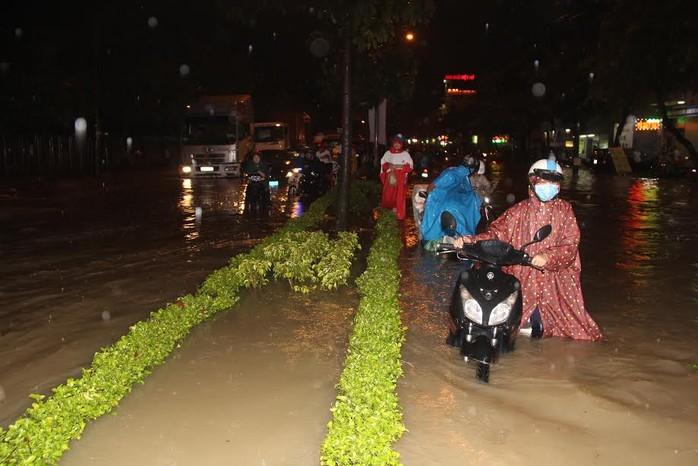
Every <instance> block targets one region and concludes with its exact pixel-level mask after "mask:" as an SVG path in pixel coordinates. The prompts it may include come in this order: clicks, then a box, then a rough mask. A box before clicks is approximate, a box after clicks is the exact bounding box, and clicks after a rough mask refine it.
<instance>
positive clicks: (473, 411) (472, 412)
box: [468, 406, 477, 416]
mask: <svg viewBox="0 0 698 466" xmlns="http://www.w3.org/2000/svg"><path fill="white" fill-rule="evenodd" d="M468 416H477V408H476V407H475V406H470V407H469V408H468Z"/></svg>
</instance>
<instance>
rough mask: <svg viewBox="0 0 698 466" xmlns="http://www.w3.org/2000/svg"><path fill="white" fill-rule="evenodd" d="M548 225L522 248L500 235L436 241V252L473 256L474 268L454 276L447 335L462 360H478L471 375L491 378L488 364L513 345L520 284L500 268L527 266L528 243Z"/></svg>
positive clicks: (519, 308) (541, 237)
mask: <svg viewBox="0 0 698 466" xmlns="http://www.w3.org/2000/svg"><path fill="white" fill-rule="evenodd" d="M551 231H552V226H550V225H545V226H543V227H542V228H541V229H540V230H538V231H537V232H536V234H535V236H534V238H533V240H532V241H530V242H528V243H526V244H525V245H524V246H522V247H521V249H515V248H514V247H513V246H512V245H511V244H509V243H505V242H504V241H499V240H484V241H478V242H476V243H472V244H465V245H463V248H462V249H455V248H454V246H453V245H452V244H439V246H438V248H437V253H439V254H445V253H454V252H455V253H456V254H457V255H458V258H459V259H463V260H470V261H473V265H472V268H470V269H469V270H465V271H463V272H461V274H460V276H459V277H458V280H457V281H456V286H455V289H454V290H453V297H452V299H451V307H450V312H449V317H450V322H449V335H448V338H447V340H446V342H447V343H448V344H449V345H451V346H454V347H457V348H460V354H461V355H462V356H463V359H464V360H465V361H466V362H468V361H473V362H475V363H477V368H476V371H475V377H476V378H477V379H478V380H481V381H483V382H489V377H490V366H491V365H492V364H495V363H496V362H497V360H498V359H499V353H500V351H501V352H503V353H506V352H508V351H511V350H513V349H514V343H515V341H516V337H517V335H518V333H519V327H520V325H521V316H522V301H521V284H520V283H519V280H518V279H517V278H516V277H514V276H513V275H510V274H508V273H504V272H503V271H502V266H504V265H528V266H530V267H535V268H536V269H538V270H541V271H542V269H540V268H539V267H536V266H534V265H532V264H531V257H530V256H529V255H528V254H527V253H526V252H525V249H526V247H527V246H528V245H530V244H533V243H538V242H540V241H543V240H544V239H545V238H547V237H548V235H550V232H551Z"/></svg>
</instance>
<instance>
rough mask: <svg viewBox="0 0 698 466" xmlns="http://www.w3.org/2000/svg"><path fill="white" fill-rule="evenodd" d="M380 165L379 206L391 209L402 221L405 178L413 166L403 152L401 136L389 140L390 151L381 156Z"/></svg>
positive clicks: (404, 151)
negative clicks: (380, 187) (381, 184)
mask: <svg viewBox="0 0 698 466" xmlns="http://www.w3.org/2000/svg"><path fill="white" fill-rule="evenodd" d="M380 165H381V174H380V178H381V182H382V183H383V197H382V198H381V206H382V207H383V208H384V209H393V211H395V214H396V215H397V218H398V220H404V218H405V208H406V204H407V195H406V193H407V176H408V175H409V173H410V172H411V171H412V168H413V166H414V165H413V163H412V157H411V156H410V154H409V152H407V151H406V150H405V138H404V137H403V136H402V134H397V135H395V136H393V138H392V139H391V140H390V149H389V150H387V151H386V152H385V154H383V157H382V158H381V163H380Z"/></svg>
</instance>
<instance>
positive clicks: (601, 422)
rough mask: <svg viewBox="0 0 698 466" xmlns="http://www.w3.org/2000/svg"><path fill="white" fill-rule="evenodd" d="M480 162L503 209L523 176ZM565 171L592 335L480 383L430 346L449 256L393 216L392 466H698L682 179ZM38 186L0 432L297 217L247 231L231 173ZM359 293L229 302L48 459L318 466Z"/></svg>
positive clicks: (8, 297)
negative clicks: (600, 334)
mask: <svg viewBox="0 0 698 466" xmlns="http://www.w3.org/2000/svg"><path fill="white" fill-rule="evenodd" d="M491 169H492V173H491V175H492V178H493V179H495V180H497V181H499V184H498V190H497V192H496V195H495V200H494V204H495V207H498V209H499V211H500V212H501V210H502V209H503V208H505V207H506V206H507V205H508V202H507V199H506V198H507V195H508V194H513V195H514V197H515V198H516V199H517V200H518V199H521V198H522V196H524V195H525V184H524V183H525V179H524V176H522V175H521V174H523V173H525V169H524V168H522V167H506V168H503V167H501V166H493V167H491ZM566 175H567V178H566V180H565V182H564V185H563V196H564V197H566V198H567V199H570V200H571V201H572V202H573V204H574V206H575V211H576V213H577V218H578V221H579V223H580V227H581V229H582V246H581V256H582V265H583V272H582V282H583V290H584V294H585V299H586V302H587V307H588V308H589V310H590V312H591V313H592V315H593V316H594V318H595V320H596V321H597V323H599V325H600V326H601V328H602V330H603V331H604V334H605V341H603V342H600V343H586V342H575V341H569V340H560V339H548V340H543V341H531V340H527V339H524V338H521V339H520V340H519V341H518V342H517V349H516V350H515V351H514V352H512V353H510V354H506V355H503V356H502V358H501V359H500V362H499V364H498V365H496V366H495V367H493V368H492V371H491V374H490V383H489V384H483V383H480V382H478V381H476V380H475V378H474V367H472V366H468V365H466V364H465V363H464V362H463V360H462V358H461V357H459V355H458V351H457V349H453V348H450V347H448V346H447V345H445V343H444V340H445V336H446V332H447V330H446V329H447V326H446V322H447V320H446V309H447V304H448V300H449V297H450V292H451V287H452V286H453V283H454V280H455V276H456V275H457V274H458V272H459V268H460V265H459V264H458V262H457V261H455V260H449V259H442V258H436V257H434V256H432V255H430V254H427V253H423V252H422V251H421V250H420V249H419V248H418V247H417V245H416V239H415V238H416V237H415V235H414V228H413V225H412V224H411V222H410V221H409V220H406V221H405V222H404V230H405V236H404V238H405V243H406V248H405V249H404V250H403V253H402V255H401V258H400V261H401V266H402V269H403V283H402V297H401V301H402V306H403V309H404V322H405V324H406V325H407V327H408V334H407V341H406V342H405V344H404V346H403V353H402V357H403V363H404V364H403V367H404V370H405V376H404V377H403V378H402V379H400V381H399V384H398V391H399V395H400V401H401V404H402V407H403V413H404V423H405V425H406V427H407V429H408V431H409V432H407V433H405V434H404V436H403V437H402V439H401V440H400V441H398V443H397V444H396V448H397V451H398V452H399V453H400V454H401V459H402V462H403V463H404V464H406V465H429V464H433V465H447V464H454V465H455V464H474V465H531V464H536V465H560V464H568V465H589V464H594V465H596V464H599V465H611V464H613V465H616V464H641V465H660V464H661V465H689V464H698V371H697V370H696V369H695V368H694V367H693V365H695V364H698V349H697V346H696V345H695V343H694V342H695V341H696V340H697V337H698V322H697V321H696V319H697V318H698V306H696V298H698V293H697V292H696V291H695V290H694V287H696V286H697V283H696V282H697V280H696V273H697V272H698V268H696V267H695V266H694V265H693V264H696V263H698V252H697V251H696V248H695V246H694V243H695V241H696V240H697V239H698V238H697V237H698V232H696V230H695V227H694V224H695V220H696V218H697V214H698V196H696V186H695V185H689V184H682V183H681V182H679V181H677V180H648V179H640V178H633V177H615V176H611V175H596V174H594V173H592V172H588V171H586V170H581V171H580V172H579V173H578V174H577V175H573V174H572V173H571V172H569V173H566ZM49 188H50V189H49ZM44 189H45V190H46V193H44V194H41V193H38V194H33V196H34V197H31V196H30V197H28V198H23V197H22V192H21V191H20V193H19V194H20V196H19V197H18V199H17V200H5V199H0V203H2V204H1V205H0V206H1V207H2V210H0V220H2V222H3V224H4V225H3V233H2V235H3V236H2V243H1V244H2V247H3V260H2V263H1V264H2V265H1V266H0V276H2V282H1V284H0V290H1V291H2V295H1V296H2V297H3V303H4V306H3V308H2V309H1V310H0V354H2V355H3V357H2V358H1V359H0V389H1V390H0V421H1V422H2V423H1V424H0V425H2V426H6V425H8V424H10V423H11V422H12V421H13V420H14V419H15V418H16V417H17V416H18V415H20V414H21V412H23V410H24V409H25V408H26V407H27V406H28V405H29V401H30V400H28V399H27V398H26V396H27V395H28V394H29V393H31V392H42V393H46V392H48V391H49V389H50V387H52V386H55V385H57V384H60V383H61V382H63V381H64V380H65V379H66V378H67V377H69V376H75V375H77V374H79V368H80V367H81V366H83V365H85V364H87V363H89V361H90V360H91V357H92V354H93V353H94V351H96V350H98V349H99V348H100V347H102V346H106V345H108V344H110V343H111V342H113V341H115V340H116V339H117V338H118V337H119V336H121V335H122V334H124V333H125V332H126V331H127V330H128V326H129V325H130V324H132V323H133V322H135V321H137V320H140V319H142V318H144V317H145V316H147V314H148V313H149V312H150V311H152V310H155V309H157V308H158V307H161V306H162V305H164V304H165V303H166V302H171V301H173V300H175V299H176V297H177V296H180V295H183V294H186V293H190V292H193V291H194V290H195V288H196V286H197V285H198V284H199V283H201V281H202V280H203V279H204V278H205V276H207V275H208V273H210V272H211V271H212V270H214V269H216V268H218V267H221V266H223V265H225V263H227V261H228V259H229V258H230V257H231V256H232V255H234V254H236V253H238V252H240V251H242V250H246V249H248V248H250V247H252V246H253V245H254V244H255V243H256V241H257V240H258V239H259V238H261V237H263V236H264V235H266V234H268V233H269V232H271V231H272V230H273V229H274V228H276V227H278V226H279V225H280V224H281V223H282V222H283V221H284V220H285V219H286V218H288V217H289V216H292V215H297V214H298V213H299V211H300V209H301V206H299V205H298V204H294V203H291V202H288V200H287V199H285V197H284V195H283V191H282V190H280V191H278V192H277V193H276V195H275V198H274V205H275V206H277V208H276V211H275V213H274V214H272V216H271V217H270V218H269V219H248V218H246V217H244V216H243V215H241V213H240V212H241V209H242V206H241V204H240V200H241V195H240V186H239V182H237V181H226V180H220V181H215V180H201V181H198V180H195V181H194V182H191V183H188V182H187V181H186V180H180V179H177V178H170V177H163V176H161V177H159V178H158V177H153V176H152V174H151V176H145V175H138V176H136V177H135V178H131V177H119V176H116V177H114V178H113V179H109V180H105V181H100V182H92V183H64V184H52V185H51V186H50V187H45V188H44ZM0 194H1V193H0ZM40 194H41V195H40ZM22 199H24V200H22ZM6 206H11V207H12V209H10V210H9V212H10V213H7V212H8V209H5V207H6ZM197 206H200V207H202V217H201V221H197V220H196V215H195V212H196V209H195V208H196V207H197ZM37 213H38V214H40V215H37ZM357 300H358V297H357V296H355V295H354V293H352V292H350V291H348V289H346V288H345V289H342V290H339V291H336V292H331V293H314V294H310V295H307V296H300V295H295V294H292V293H291V292H289V291H288V289H287V288H286V286H285V285H284V284H273V285H270V286H269V287H267V288H264V289H263V290H262V291H253V292H250V293H247V294H245V296H244V297H243V299H242V300H241V301H240V302H239V303H238V304H237V305H236V306H235V307H234V308H233V309H231V310H230V311H228V312H224V313H221V315H219V316H218V317H217V318H216V319H213V320H211V321H209V322H206V323H204V324H202V325H201V326H199V327H198V328H197V329H195V330H194V332H193V333H192V335H191V336H190V338H188V339H187V340H186V341H185V342H184V344H183V345H182V347H181V348H179V349H178V350H177V351H175V353H173V355H172V356H171V358H170V360H168V362H167V363H166V364H164V365H163V366H161V367H159V368H157V369H156V370H155V371H154V373H153V374H152V375H151V376H150V377H149V378H148V379H147V380H146V383H145V384H144V385H142V386H137V387H135V388H134V390H133V392H132V393H131V394H130V395H129V396H127V397H126V398H125V399H124V400H123V401H122V404H121V405H120V406H119V408H118V410H117V412H116V415H115V416H105V417H103V418H100V419H99V420H97V421H96V422H94V423H92V424H91V425H88V426H87V428H86V429H85V432H84V434H83V438H82V439H81V440H79V441H77V442H74V443H73V444H72V445H71V450H70V451H69V452H68V453H67V454H66V455H65V456H64V457H63V460H62V461H61V464H66V465H70V466H72V465H78V466H79V465H88V464H99V465H125V464H148V465H197V464H207V465H237V464H245V465H268V466H272V465H280V464H288V465H313V464H318V458H319V450H320V444H321V442H322V440H323V439H324V435H325V429H326V427H325V426H326V424H327V422H328V421H329V420H330V419H331V413H330V411H329V408H330V405H331V403H332V401H333V400H334V398H335V396H336V391H335V389H334V384H335V382H336V380H337V377H338V375H339V373H340V371H341V366H342V360H343V353H344V350H345V347H346V340H347V336H348V332H349V330H350V325H351V319H352V316H353V313H354V312H355V311H354V310H355V306H356V302H357ZM105 311H106V313H105Z"/></svg>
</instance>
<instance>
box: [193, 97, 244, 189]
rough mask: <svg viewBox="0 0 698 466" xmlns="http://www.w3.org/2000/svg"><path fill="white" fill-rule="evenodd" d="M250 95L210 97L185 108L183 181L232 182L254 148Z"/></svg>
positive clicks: (238, 174) (201, 98) (202, 98)
mask: <svg viewBox="0 0 698 466" xmlns="http://www.w3.org/2000/svg"><path fill="white" fill-rule="evenodd" d="M253 125H254V112H253V107H252V96H251V95H249V94H231V95H209V96H202V97H200V98H199V100H198V101H197V103H196V104H194V105H191V106H187V112H186V116H185V118H184V122H183V125H182V132H181V138H180V147H181V159H180V160H181V165H180V166H179V173H180V175H181V176H184V177H216V178H233V177H239V176H240V174H241V170H240V165H241V163H243V162H244V161H245V157H247V154H249V153H250V152H251V151H252V150H253V148H254V141H253V138H252V130H253Z"/></svg>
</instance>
